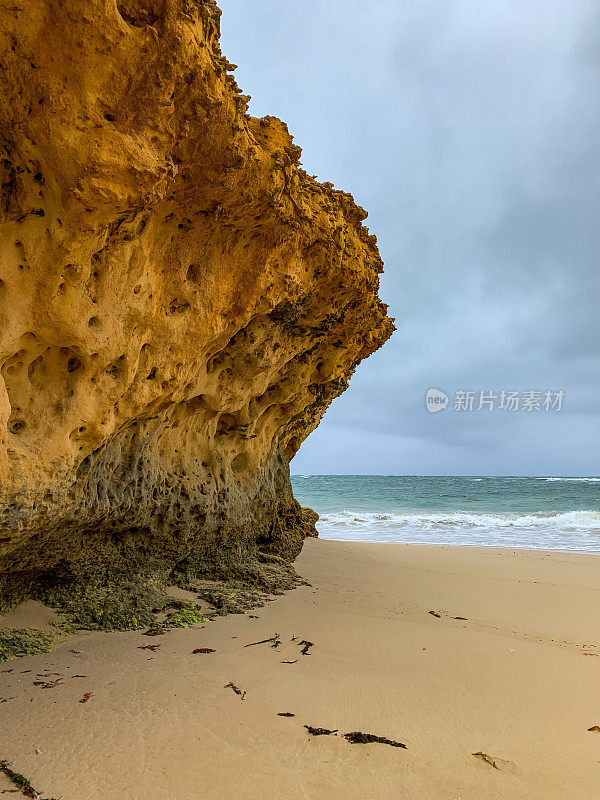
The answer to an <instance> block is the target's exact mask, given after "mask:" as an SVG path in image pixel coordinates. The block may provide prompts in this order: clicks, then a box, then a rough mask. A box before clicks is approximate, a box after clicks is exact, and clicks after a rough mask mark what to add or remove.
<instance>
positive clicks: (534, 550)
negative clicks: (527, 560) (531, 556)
mask: <svg viewBox="0 0 600 800" xmlns="http://www.w3.org/2000/svg"><path fill="white" fill-rule="evenodd" d="M318 540H319V541H320V542H339V543H340V544H373V545H376V544H386V545H394V546H396V545H400V546H402V547H458V548H461V547H464V548H465V549H466V550H471V549H475V550H516V551H519V552H526V553H553V554H555V553H565V555H572V556H600V548H599V549H598V550H597V551H594V550H558V549H556V550H552V549H549V548H545V547H526V546H523V547H518V546H516V545H510V546H508V545H507V546H505V547H503V546H502V545H498V544H454V543H452V544H451V543H449V542H445V543H444V542H382V541H366V540H365V539H332V538H330V537H326V536H323V535H322V534H319V536H318Z"/></svg>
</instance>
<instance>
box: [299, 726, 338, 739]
mask: <svg viewBox="0 0 600 800" xmlns="http://www.w3.org/2000/svg"><path fill="white" fill-rule="evenodd" d="M304 727H305V728H306V730H307V731H308V732H309V733H310V735H311V736H331V735H332V734H333V733H337V732H338V728H336V729H335V730H333V731H330V730H329V728H313V726H312V725H305V726H304Z"/></svg>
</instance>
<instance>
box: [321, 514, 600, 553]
mask: <svg viewBox="0 0 600 800" xmlns="http://www.w3.org/2000/svg"><path fill="white" fill-rule="evenodd" d="M317 528H318V530H319V533H320V535H321V536H322V537H323V538H324V539H343V540H349V541H374V542H376V541H380V542H414V543H430V544H469V545H481V546H491V547H527V548H532V549H536V548H538V549H549V550H574V551H580V552H600V512H599V511H588V510H580V511H567V512H555V513H533V514H500V513H496V514H494V513H490V514H486V513H474V512H467V511H453V512H423V513H418V512H412V511H411V512H389V513H388V512H384V511H382V512H367V513H365V512H354V511H338V512H335V513H329V514H322V515H321V517H320V519H319V522H318V523H317Z"/></svg>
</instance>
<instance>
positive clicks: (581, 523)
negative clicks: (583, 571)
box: [292, 475, 600, 554]
mask: <svg viewBox="0 0 600 800" xmlns="http://www.w3.org/2000/svg"><path fill="white" fill-rule="evenodd" d="M292 484H293V487H294V494H295V495H296V498H297V499H298V501H299V502H300V503H301V504H302V505H306V506H310V507H311V508H314V509H315V511H317V512H318V513H319V515H320V519H319V522H318V523H317V528H318V531H319V535H320V536H321V537H322V538H323V539H340V540H343V541H353V542H405V543H413V544H452V545H473V546H478V547H508V548H529V549H537V550H559V551H564V552H574V553H598V554H600V478H568V477H567V478H565V477H553V476H548V477H545V478H523V477H521V478H519V477H514V478H507V477H501V478H490V477H479V478H478V477H419V476H393V475H294V476H292Z"/></svg>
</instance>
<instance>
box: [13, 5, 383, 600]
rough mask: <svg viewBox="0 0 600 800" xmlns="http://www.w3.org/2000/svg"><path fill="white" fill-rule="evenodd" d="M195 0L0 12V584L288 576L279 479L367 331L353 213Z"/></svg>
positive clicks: (366, 276)
mask: <svg viewBox="0 0 600 800" xmlns="http://www.w3.org/2000/svg"><path fill="white" fill-rule="evenodd" d="M219 16H220V11H219V9H218V8H217V6H216V5H215V3H214V2H212V0H117V2H115V0H85V2H81V0H28V2H24V0H11V2H10V3H9V2H5V0H1V2H0V64H1V73H0V92H1V96H2V102H1V103H0V150H1V155H0V177H1V180H0V183H1V184H2V187H1V196H0V374H1V378H0V573H1V574H2V576H3V581H4V585H5V587H6V586H8V585H15V586H16V585H17V584H18V583H21V584H28V583H29V582H33V583H34V584H35V582H36V581H38V580H45V581H52V580H58V581H60V580H69V579H70V578H71V577H74V576H81V575H83V576H85V575H86V574H87V573H90V574H91V573H93V572H94V571H98V570H99V569H102V570H104V569H106V570H110V571H113V572H115V573H118V572H123V573H126V572H128V571H131V570H136V569H142V568H143V569H144V570H150V569H157V570H163V571H164V570H166V571H169V570H171V569H173V568H182V567H185V568H186V569H187V568H191V567H194V565H197V566H198V567H199V568H200V567H201V566H202V565H203V564H208V563H213V564H214V563H223V564H228V563H231V564H234V563H236V562H237V561H239V560H240V559H243V558H245V557H246V555H252V553H255V552H256V551H257V550H262V551H267V552H271V553H275V554H280V555H283V556H284V557H286V558H293V557H294V556H295V555H296V554H297V552H298V551H299V549H300V547H301V543H302V540H303V538H304V536H305V535H306V534H307V533H309V532H311V530H312V529H313V524H314V518H315V515H314V514H313V513H311V512H308V511H305V510H302V509H301V508H300V507H299V505H298V504H297V502H296V501H295V500H294V498H293V496H292V492H291V487H290V482H289V469H288V462H289V460H290V459H291V458H292V457H293V456H294V454H295V453H296V451H297V450H298V448H299V446H300V444H301V443H302V441H303V440H304V439H305V438H306V436H307V435H308V434H309V433H310V432H311V431H312V430H313V429H314V428H315V427H316V425H318V423H319V420H320V418H321V416H322V414H323V412H324V411H325V409H326V408H327V406H328V404H329V403H330V402H331V400H332V399H333V398H334V397H336V396H337V395H338V394H340V393H341V392H342V391H343V390H344V389H345V388H346V386H347V382H348V378H349V377H350V375H351V374H352V372H353V371H354V369H355V367H356V365H357V364H358V363H359V361H360V360H361V359H363V358H365V357H366V356H368V355H369V354H370V353H372V352H373V351H374V350H376V349H377V348H378V347H379V346H380V345H381V344H382V343H383V342H384V341H385V340H386V339H387V338H388V337H389V336H390V334H391V332H392V330H393V326H392V322H391V320H390V319H389V318H387V316H386V306H384V305H383V304H382V303H381V302H380V301H379V299H378V297H377V290H378V273H379V272H381V268H382V264H381V260H380V258H379V255H378V252H377V248H376V242H375V237H374V236H371V235H369V233H368V230H367V229H366V228H365V227H363V226H362V224H361V220H363V219H364V218H365V216H366V213H365V212H364V211H363V210H362V209H361V208H359V207H357V206H356V205H355V204H354V202H353V200H352V198H351V197H350V195H348V194H345V193H344V192H340V191H335V190H334V189H333V187H332V186H331V185H330V184H320V183H317V182H316V181H315V180H314V179H312V178H311V177H309V176H308V175H307V174H306V173H305V172H304V171H303V170H302V169H301V168H300V167H299V166H298V159H299V156H300V149H299V148H298V147H297V146H295V145H294V144H293V143H292V138H291V136H290V135H289V133H288V131H287V128H286V126H285V124H284V123H282V122H280V121H279V120H278V119H275V118H274V117H265V118H263V119H256V118H253V117H251V116H249V115H248V114H247V113H246V107H247V102H248V99H249V98H248V97H247V96H244V95H242V94H241V93H240V91H239V89H238V87H237V85H236V83H235V81H234V79H233V77H232V75H231V74H230V73H231V71H232V70H233V69H234V65H232V64H230V63H229V62H228V61H227V60H226V59H225V58H224V57H223V56H222V55H221V52H220V49H219V41H218V38H219Z"/></svg>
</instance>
